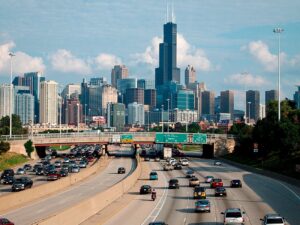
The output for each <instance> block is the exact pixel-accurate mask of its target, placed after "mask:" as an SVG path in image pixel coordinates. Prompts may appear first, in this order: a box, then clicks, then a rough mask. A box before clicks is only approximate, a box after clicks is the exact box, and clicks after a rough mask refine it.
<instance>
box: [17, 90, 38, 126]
mask: <svg viewBox="0 0 300 225" xmlns="http://www.w3.org/2000/svg"><path fill="white" fill-rule="evenodd" d="M14 92H15V96H14V98H15V110H14V111H15V114H16V115H18V116H19V117H20V120H21V122H22V124H32V123H33V122H34V97H33V95H32V94H30V90H29V87H28V86H15V87H14Z"/></svg>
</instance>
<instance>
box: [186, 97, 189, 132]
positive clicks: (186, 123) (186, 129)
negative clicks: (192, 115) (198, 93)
mask: <svg viewBox="0 0 300 225" xmlns="http://www.w3.org/2000/svg"><path fill="white" fill-rule="evenodd" d="M185 93H186V95H185V97H186V99H185V107H186V124H185V130H186V132H188V121H189V119H188V92H187V91H186V92H185Z"/></svg>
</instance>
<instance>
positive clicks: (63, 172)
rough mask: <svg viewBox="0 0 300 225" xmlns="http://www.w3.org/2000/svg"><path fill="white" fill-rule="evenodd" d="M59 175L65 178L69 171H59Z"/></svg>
mask: <svg viewBox="0 0 300 225" xmlns="http://www.w3.org/2000/svg"><path fill="white" fill-rule="evenodd" d="M59 174H60V176H61V177H67V176H68V175H69V171H68V170H63V169H61V170H60V171H59Z"/></svg>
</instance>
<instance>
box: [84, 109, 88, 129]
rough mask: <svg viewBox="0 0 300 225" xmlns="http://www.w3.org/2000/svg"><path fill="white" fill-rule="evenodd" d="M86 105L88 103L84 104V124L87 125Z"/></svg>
mask: <svg viewBox="0 0 300 225" xmlns="http://www.w3.org/2000/svg"><path fill="white" fill-rule="evenodd" d="M86 106H87V104H84V124H85V126H86Z"/></svg>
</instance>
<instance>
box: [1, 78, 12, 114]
mask: <svg viewBox="0 0 300 225" xmlns="http://www.w3.org/2000/svg"><path fill="white" fill-rule="evenodd" d="M11 88H12V87H11V85H9V84H1V85H0V119H1V118H2V117H3V116H9V115H10V112H11V113H12V114H13V113H14V108H15V106H14V103H15V100H14V94H13V90H11ZM11 100H12V102H11ZM10 109H11V111H10Z"/></svg>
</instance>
